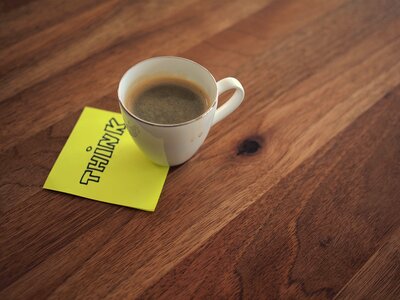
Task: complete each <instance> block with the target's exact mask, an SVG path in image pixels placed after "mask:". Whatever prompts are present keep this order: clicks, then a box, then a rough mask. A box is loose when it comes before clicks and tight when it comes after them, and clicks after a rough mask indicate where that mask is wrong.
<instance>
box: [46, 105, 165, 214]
mask: <svg viewBox="0 0 400 300" xmlns="http://www.w3.org/2000/svg"><path fill="white" fill-rule="evenodd" d="M167 174H168V167H163V166H158V165H156V164H154V163H153V162H151V161H150V160H149V159H148V158H147V157H145V156H144V154H143V153H142V152H141V151H140V150H139V148H138V146H137V145H136V144H135V142H134V141H133V139H132V138H131V136H130V135H129V132H128V130H127V129H126V127H125V124H124V123H123V119H122V116H121V114H119V113H115V112H110V111H105V110H101V109H96V108H90V107H86V108H84V110H83V111H82V114H81V116H80V117H79V120H78V122H77V123H76V125H75V127H74V129H73V130H72V132H71V134H70V136H69V138H68V140H67V142H66V144H65V145H64V148H63V149H62V151H61V153H60V155H59V156H58V158H57V161H56V162H55V164H54V166H53V168H52V170H51V171H50V174H49V176H48V177H47V180H46V182H45V184H44V186H43V187H44V188H45V189H49V190H55V191H60V192H64V193H69V194H73V195H77V196H82V197H85V198H89V199H93V200H98V201H103V202H108V203H113V204H118V205H123V206H128V207H133V208H138V209H142V210H147V211H154V210H155V208H156V205H157V202H158V199H159V197H160V194H161V190H162V187H163V185H164V182H165V179H166V177H167Z"/></svg>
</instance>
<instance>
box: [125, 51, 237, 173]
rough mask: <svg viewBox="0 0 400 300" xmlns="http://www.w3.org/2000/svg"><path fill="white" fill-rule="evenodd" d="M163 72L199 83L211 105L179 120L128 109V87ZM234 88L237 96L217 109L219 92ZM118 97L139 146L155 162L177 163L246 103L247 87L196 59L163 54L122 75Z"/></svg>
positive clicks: (168, 164)
mask: <svg viewBox="0 0 400 300" xmlns="http://www.w3.org/2000/svg"><path fill="white" fill-rule="evenodd" d="M161 76H162V77H166V76H171V77H180V78H183V79H186V80H189V81H192V82H194V83H196V84H197V85H198V86H200V87H201V88H202V89H203V90H204V91H205V92H206V93H207V95H208V97H209V99H210V100H211V101H212V102H211V105H210V107H209V108H208V109H207V111H206V112H204V113H203V114H202V115H200V116H199V117H197V118H196V119H193V120H190V121H187V122H184V123H179V124H156V123H152V122H149V121H146V120H143V119H141V118H139V117H137V116H135V115H134V114H133V113H132V112H130V111H129V110H128V109H127V105H126V103H127V100H128V99H127V95H128V91H129V90H130V89H132V88H134V86H135V84H138V83H139V82H141V81H142V80H146V79H151V78H157V77H161ZM231 89H234V90H235V93H234V94H233V96H232V97H231V98H230V99H229V100H228V101H227V102H226V103H225V104H224V105H222V106H221V107H219V108H218V109H217V105H218V96H219V95H220V94H222V93H224V92H225V91H228V90H231ZM118 98H119V103H120V108H121V112H122V116H123V118H124V121H125V124H126V126H127V128H128V130H129V133H130V134H131V136H132V137H133V139H134V140H135V142H136V144H137V145H138V146H139V148H140V149H141V150H142V151H143V152H144V153H145V154H146V155H147V156H148V157H149V158H150V159H151V160H152V161H154V162H155V163H157V164H159V165H164V166H175V165H179V164H182V163H184V162H185V161H187V160H188V159H189V158H191V157H192V156H193V155H194V154H195V153H196V151H197V150H198V149H199V148H200V146H201V145H202V144H203V142H204V140H205V138H206V137H207V134H208V131H209V130H210V127H211V126H212V125H214V124H216V123H218V122H219V121H221V120H222V119H224V118H225V117H226V116H228V115H229V114H230V113H232V112H233V111H234V110H235V109H236V108H237V107H238V106H239V105H240V103H242V101H243V98H244V90H243V87H242V85H241V84H240V82H239V81H238V80H237V79H235V78H231V77H228V78H224V79H222V80H220V81H218V82H216V81H215V79H214V77H213V76H212V75H211V73H210V72H209V71H208V70H207V69H206V68H204V67H203V66H201V65H199V64H198V63H196V62H194V61H191V60H189V59H185V58H181V57H174V56H161V57H154V58H150V59H147V60H144V61H142V62H140V63H138V64H136V65H135V66H133V67H131V68H130V69H129V70H128V71H127V72H126V73H125V74H124V76H123V77H122V78H121V81H120V83H119V86H118Z"/></svg>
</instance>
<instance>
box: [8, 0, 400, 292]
mask: <svg viewBox="0 0 400 300" xmlns="http://www.w3.org/2000/svg"><path fill="white" fill-rule="evenodd" d="M0 24H1V25H0V45H1V49H0V60H1V63H0V73H1V74H0V78H1V80H0V91H1V92H0V101H1V102H0V122H1V137H0V140H1V171H2V175H1V183H0V196H1V221H0V224H1V231H0V232H1V233H0V234H1V238H0V249H1V255H0V290H1V291H0V299H34V298H37V299H42V298H47V297H49V298H57V299H72V298H80V299H103V298H113V299H124V298H127V299H133V298H136V297H139V298H153V299H179V298H183V299H185V298H215V299H223V298H227V299H239V298H244V299H275V298H283V299H287V298H332V297H335V296H337V297H338V298H347V299H357V298H371V299H396V298H397V299H399V297H400V229H399V228H400V227H399V226H400V38H399V37H400V1H398V0H388V1H383V0H355V1H349V0H335V1H331V0H329V1H322V0H301V1H298V0H282V1H271V0H256V1H246V2H243V1H239V0H230V1H211V0H203V1H199V0H189V1H182V0H171V1H168V3H167V1H163V0H156V1H95V0H85V1H82V0H69V1H53V0H36V1H19V0H18V1H11V0H8V1H2V3H1V13H0ZM158 55H178V56H183V57H187V58H190V59H193V60H195V61H197V62H199V63H201V64H203V65H204V66H206V67H207V68H208V69H209V70H210V71H211V72H212V73H213V74H214V75H215V77H216V78H218V79H220V78H223V77H226V76H234V77H237V78H238V79H239V80H240V81H241V82H242V83H243V85H244V87H245V89H246V99H245V102H244V103H243V104H242V105H241V106H240V108H239V109H238V110H237V111H235V113H234V114H232V115H231V116H229V117H228V118H227V119H225V120H224V121H223V122H221V123H219V124H218V125H216V126H215V127H213V128H212V130H211V132H210V134H209V136H208V138H207V140H206V142H205V144H204V145H203V146H202V147H201V149H200V151H199V152H198V153H197V154H196V155H195V157H194V158H192V159H191V160H190V161H189V162H187V163H185V164H184V165H182V166H180V167H177V168H173V169H171V170H170V173H169V175H168V178H167V181H166V184H165V187H164V189H163V192H162V194H161V198H160V201H159V204H158V207H157V210H156V212H155V213H148V212H142V211H138V210H135V209H129V208H124V207H119V206H115V205H109V204H104V203H100V202H96V201H90V200H87V199H83V198H80V197H74V196H71V195H66V194H62V193H56V192H51V191H47V190H43V189H42V185H43V183H44V180H45V178H46V176H47V175H48V173H49V170H50V169H51V167H52V165H53V163H54V161H55V159H56V157H57V155H58V154H59V152H60V150H61V149H62V147H63V145H64V143H65V141H66V139H67V137H68V135H69V133H70V132H71V129H72V128H73V126H74V124H75V122H76V121H77V118H78V116H79V114H80V112H81V111H82V108H83V107H84V106H94V107H98V108H104V109H109V110H114V111H118V105H117V95H116V88H117V84H118V81H119V79H120V77H121V75H122V74H123V73H124V72H125V71H126V70H127V69H128V68H129V67H130V66H131V65H134V64H135V63H137V62H139V61H141V60H143V59H145V58H148V57H151V56H158ZM225 98H226V97H225Z"/></svg>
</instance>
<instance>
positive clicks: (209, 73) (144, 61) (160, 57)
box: [117, 55, 218, 127]
mask: <svg viewBox="0 0 400 300" xmlns="http://www.w3.org/2000/svg"><path fill="white" fill-rule="evenodd" d="M168 58H172V59H177V60H182V61H185V62H187V63H191V64H193V65H196V66H197V67H200V68H201V69H203V70H204V71H206V72H207V73H208V75H209V76H210V77H211V78H212V80H213V82H214V86H215V90H216V92H217V93H218V90H217V82H216V80H215V78H214V76H213V75H212V74H211V72H210V71H209V70H208V69H207V68H205V67H204V66H202V65H201V64H199V63H197V62H195V61H193V60H190V59H188V58H184V57H179V56H170V55H166V56H154V57H150V58H147V59H144V60H142V61H140V62H138V63H137V64H134V65H133V66H132V67H130V68H129V69H128V70H127V71H126V72H125V73H124V75H122V77H121V79H120V81H119V83H118V90H117V93H118V101H119V103H120V105H121V107H122V108H123V109H124V111H125V112H126V113H128V115H130V116H131V117H132V118H134V119H136V120H137V121H139V122H142V123H145V124H147V125H151V126H156V127H179V126H185V125H188V124H191V123H193V122H196V121H198V120H200V119H202V118H203V117H205V116H206V115H207V114H208V113H209V112H211V111H212V109H213V108H214V106H215V105H216V103H217V99H218V94H217V95H216V96H215V98H214V99H213V100H212V104H211V105H210V107H209V108H208V109H207V110H206V111H205V112H203V113H202V114H201V115H200V116H198V117H196V118H194V119H191V120H188V121H185V122H182V123H172V124H162V123H155V122H150V121H147V120H144V119H142V118H139V117H138V116H136V115H135V114H133V113H131V112H130V111H129V110H128V109H127V108H126V106H125V104H124V103H123V101H122V100H121V99H120V97H119V91H120V86H121V82H122V80H123V79H124V78H125V77H126V76H127V74H128V72H129V71H130V70H131V69H133V68H135V67H137V66H138V65H140V64H142V63H146V62H148V61H150V60H153V59H168Z"/></svg>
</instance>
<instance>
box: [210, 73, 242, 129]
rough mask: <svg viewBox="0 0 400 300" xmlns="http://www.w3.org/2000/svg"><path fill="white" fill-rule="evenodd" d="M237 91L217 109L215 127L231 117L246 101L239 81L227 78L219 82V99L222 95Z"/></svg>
mask: <svg viewBox="0 0 400 300" xmlns="http://www.w3.org/2000/svg"><path fill="white" fill-rule="evenodd" d="M232 89H235V93H234V94H233V95H232V97H231V98H230V99H229V100H228V101H227V102H225V103H224V104H223V105H222V106H221V107H219V108H218V109H217V111H216V112H215V115H214V120H213V125H214V124H217V123H218V122H219V121H221V120H222V119H224V118H225V117H227V116H228V115H230V114H231V113H232V112H233V111H234V110H235V109H236V108H238V107H239V105H240V103H242V101H243V99H244V89H243V86H242V84H241V83H240V82H239V80H237V79H235V78H232V77H227V78H224V79H221V80H220V81H218V82H217V94H218V95H217V97H219V95H221V94H222V93H224V92H226V91H228V90H232Z"/></svg>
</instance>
